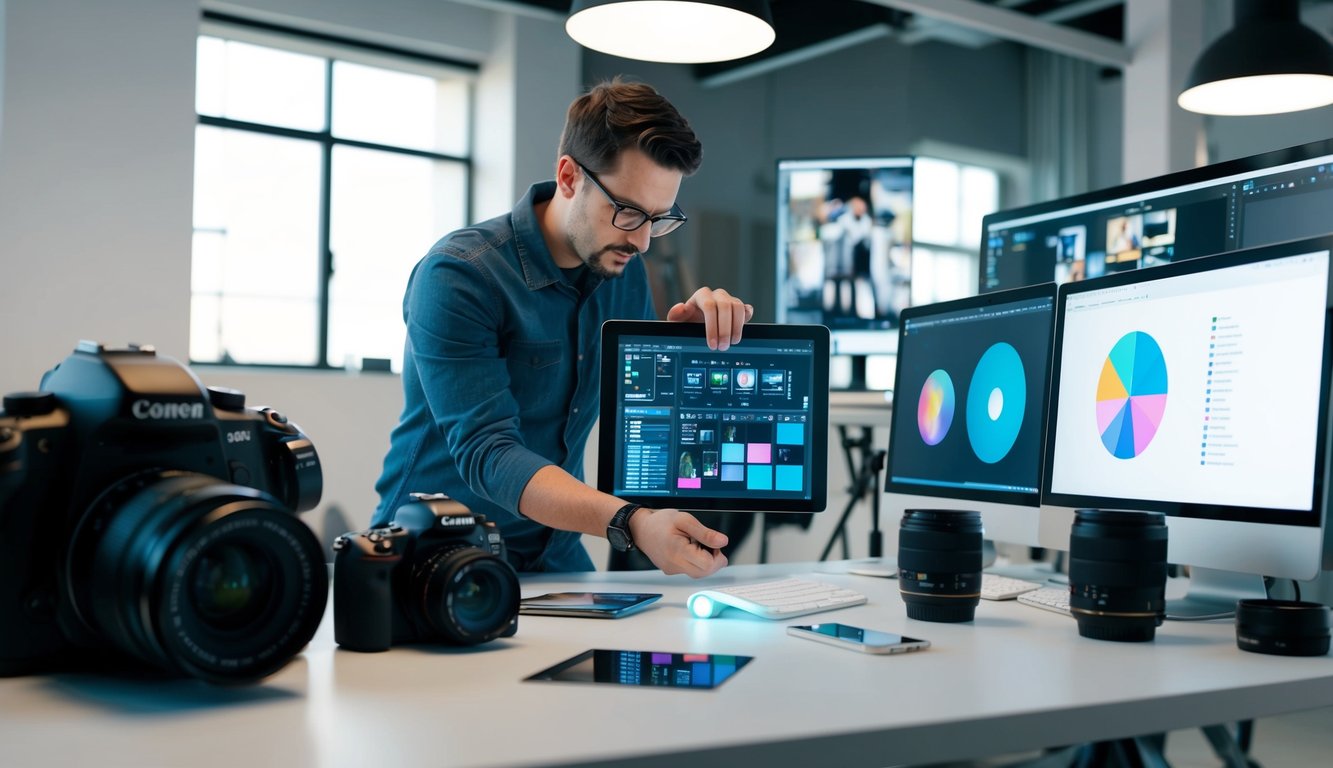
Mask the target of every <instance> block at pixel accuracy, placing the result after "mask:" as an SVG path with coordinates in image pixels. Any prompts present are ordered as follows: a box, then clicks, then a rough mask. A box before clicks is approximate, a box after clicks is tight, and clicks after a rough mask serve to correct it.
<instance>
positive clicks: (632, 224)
mask: <svg viewBox="0 0 1333 768" xmlns="http://www.w3.org/2000/svg"><path fill="white" fill-rule="evenodd" d="M574 165H577V166H578V167H579V170H581V171H583V175H584V176H587V177H588V181H591V182H592V185H593V186H594V187H597V189H598V191H600V192H601V193H602V194H603V195H605V196H606V199H607V201H608V202H610V203H611V205H612V207H614V208H615V209H616V212H615V213H614V214H613V215H612V216H611V226H613V227H615V228H616V229H623V230H624V231H626V232H633V231H634V230H636V229H638V228H639V227H642V226H643V225H644V224H646V223H649V222H651V226H650V227H649V228H648V235H649V236H650V237H661V236H662V235H665V234H666V233H668V232H674V231H675V230H676V228H677V227H679V226H680V225H681V224H684V223H685V212H684V211H682V210H681V209H680V206H679V205H672V206H671V210H669V211H667V212H666V213H664V214H662V215H661V216H654V215H652V214H651V213H649V212H647V211H645V210H644V209H642V208H640V207H638V206H637V205H630V204H629V203H622V202H620V201H619V200H617V199H615V198H614V197H611V193H610V192H607V191H606V187H604V186H602V182H600V181H598V180H597V177H596V176H594V175H593V173H592V171H590V170H588V169H587V168H584V167H583V163H580V162H579V161H577V160H575V161H574Z"/></svg>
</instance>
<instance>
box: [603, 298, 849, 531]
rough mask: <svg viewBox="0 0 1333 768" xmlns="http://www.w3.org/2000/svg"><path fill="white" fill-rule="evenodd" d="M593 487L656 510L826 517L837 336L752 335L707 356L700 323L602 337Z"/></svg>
mask: <svg viewBox="0 0 1333 768" xmlns="http://www.w3.org/2000/svg"><path fill="white" fill-rule="evenodd" d="M601 364H602V370H601V393H602V397H601V414H600V415H601V420H600V432H599V435H598V436H599V450H598V467H597V487H598V489H599V490H601V491H604V492H606V493H610V494H611V495H613V496H617V497H619V498H622V499H625V500H626V501H632V502H634V503H636V504H643V505H645V506H649V507H657V508H661V507H676V508H679V509H688V510H729V511H752V512H822V511H823V510H824V506H825V502H826V496H827V488H826V486H827V481H828V409H829V390H828V371H829V332H828V329H827V328H825V327H824V326H822V325H770V324H762V323H749V324H746V326H745V331H744V334H743V338H742V339H741V342H740V343H739V344H735V345H732V346H731V347H730V348H729V349H727V351H725V352H722V351H718V350H710V349H709V348H708V344H707V342H706V340H705V337H704V327H703V325H702V324H701V323H670V322H652V321H642V320H610V321H607V322H606V323H604V324H603V325H602V363H601Z"/></svg>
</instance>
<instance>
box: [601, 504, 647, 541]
mask: <svg viewBox="0 0 1333 768" xmlns="http://www.w3.org/2000/svg"><path fill="white" fill-rule="evenodd" d="M640 509H642V505H639V504H626V505H625V506H623V507H621V508H620V509H618V510H616V514H615V515H614V516H612V518H611V522H610V523H608V524H607V526H606V540H607V541H609V542H611V547H612V548H613V549H615V550H616V551H617V552H629V551H631V550H633V549H634V537H633V536H631V535H630V532H629V519H630V517H631V516H632V515H633V514H634V513H635V512H638V511H639V510H640Z"/></svg>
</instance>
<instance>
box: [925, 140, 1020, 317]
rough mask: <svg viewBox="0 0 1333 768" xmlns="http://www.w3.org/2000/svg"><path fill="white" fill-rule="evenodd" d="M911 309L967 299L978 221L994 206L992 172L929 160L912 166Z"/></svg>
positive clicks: (996, 190)
mask: <svg viewBox="0 0 1333 768" xmlns="http://www.w3.org/2000/svg"><path fill="white" fill-rule="evenodd" d="M915 172H916V180H915V182H914V185H915V189H914V193H915V195H916V200H915V204H914V206H913V209H914V211H915V221H914V222H913V224H912V239H913V242H912V303H913V304H930V303H933V302H936V301H946V300H949V299H957V298H962V297H964V296H971V295H972V294H974V293H976V289H977V272H978V268H979V265H978V263H977V260H978V258H979V253H980V249H981V219H982V217H983V216H985V215H986V214H988V213H990V212H992V211H994V210H996V209H998V208H999V205H1000V177H999V174H998V173H996V171H995V170H993V169H991V168H983V167H981V166H975V165H966V164H963V163H955V162H952V161H949V160H939V159H936V158H930V157H920V158H917V161H916V168H915Z"/></svg>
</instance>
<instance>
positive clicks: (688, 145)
mask: <svg viewBox="0 0 1333 768" xmlns="http://www.w3.org/2000/svg"><path fill="white" fill-rule="evenodd" d="M631 147H632V148H635V149H638V150H639V151H641V152H643V153H644V154H645V155H647V156H648V157H650V158H651V159H652V161H653V162H655V163H657V164H658V165H660V166H662V167H663V168H670V169H671V170H674V171H680V172H681V173H683V174H685V175H686V176H689V175H691V174H693V173H694V172H695V171H697V170H699V164H700V163H701V162H703V145H702V144H700V143H699V139H697V138H696V137H695V135H694V130H693V129H691V128H690V123H689V121H688V120H686V119H685V118H684V117H682V116H681V114H680V112H677V111H676V108H675V107H674V106H672V105H671V102H669V101H667V100H666V97H664V96H662V94H660V93H658V92H657V91H656V90H655V89H654V88H653V87H652V86H651V85H648V84H646V83H627V82H624V81H623V80H621V79H620V78H619V77H617V78H615V79H614V80H611V81H610V82H603V83H599V84H598V85H596V86H594V87H593V88H592V90H590V91H588V92H587V93H585V94H583V95H582V96H580V97H579V98H577V99H575V100H574V103H573V104H570V105H569V114H568V115H566V117H565V130H564V131H562V132H561V134H560V154H561V155H569V156H570V157H572V158H574V159H575V160H577V161H578V162H580V163H582V164H583V165H585V166H587V168H588V170H590V171H592V172H593V173H604V172H606V171H609V170H611V169H612V168H614V167H615V164H616V161H617V160H618V159H619V157H620V153H621V151H623V150H625V149H629V148H631Z"/></svg>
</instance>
